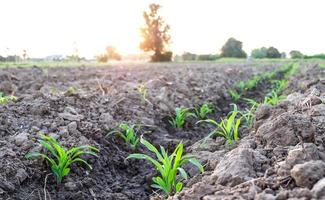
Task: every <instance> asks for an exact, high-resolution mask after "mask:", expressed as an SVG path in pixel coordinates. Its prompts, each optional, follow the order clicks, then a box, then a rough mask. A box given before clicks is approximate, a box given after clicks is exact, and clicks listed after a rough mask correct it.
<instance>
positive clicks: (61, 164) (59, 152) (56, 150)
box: [26, 134, 99, 184]
mask: <svg viewBox="0 0 325 200" xmlns="http://www.w3.org/2000/svg"><path fill="white" fill-rule="evenodd" d="M40 136H41V139H40V140H38V142H39V143H40V144H41V145H42V146H43V147H44V148H45V149H47V150H48V151H49V152H50V156H47V155H46V154H43V153H40V152H32V153H28V154H27V155H26V158H33V157H42V158H44V159H46V160H47V161H48V162H49V163H50V165H51V169H52V172H53V174H54V175H55V177H56V180H57V183H58V184H59V183H61V182H62V179H63V177H65V176H67V175H68V174H69V173H70V165H71V164H73V163H76V162H81V163H84V164H85V165H86V166H87V167H88V168H89V169H92V167H91V165H89V164H88V163H87V162H86V161H85V160H83V159H81V158H80V156H81V155H84V154H90V155H93V156H96V157H98V156H97V154H96V153H98V152H99V149H97V148H96V147H93V146H86V145H85V146H78V147H73V148H71V149H69V150H67V151H66V150H65V149H64V148H63V147H62V146H61V145H60V143H59V142H58V141H57V140H56V139H54V138H53V137H50V136H46V135H44V134H41V135H40Z"/></svg>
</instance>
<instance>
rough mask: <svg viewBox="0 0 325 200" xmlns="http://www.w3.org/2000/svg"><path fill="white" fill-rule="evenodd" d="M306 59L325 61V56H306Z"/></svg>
mask: <svg viewBox="0 0 325 200" xmlns="http://www.w3.org/2000/svg"><path fill="white" fill-rule="evenodd" d="M304 58H305V59H325V54H323V53H322V54H315V55H311V56H304Z"/></svg>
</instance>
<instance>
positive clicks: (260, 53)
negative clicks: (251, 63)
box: [251, 47, 267, 58]
mask: <svg viewBox="0 0 325 200" xmlns="http://www.w3.org/2000/svg"><path fill="white" fill-rule="evenodd" d="M266 55H267V48H266V47H262V48H260V49H254V50H253V51H252V53H251V56H252V57H253V58H266Z"/></svg>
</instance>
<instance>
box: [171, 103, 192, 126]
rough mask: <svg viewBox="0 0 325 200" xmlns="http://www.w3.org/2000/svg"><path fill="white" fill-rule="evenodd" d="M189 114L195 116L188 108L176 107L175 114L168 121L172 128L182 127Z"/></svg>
mask: <svg viewBox="0 0 325 200" xmlns="http://www.w3.org/2000/svg"><path fill="white" fill-rule="evenodd" d="M190 116H192V117H195V114H194V113H192V112H191V111H190V109H189V108H176V109H175V116H174V117H170V120H169V123H170V124H171V125H172V127H173V128H183V126H184V124H185V121H186V119H187V118H188V117H190Z"/></svg>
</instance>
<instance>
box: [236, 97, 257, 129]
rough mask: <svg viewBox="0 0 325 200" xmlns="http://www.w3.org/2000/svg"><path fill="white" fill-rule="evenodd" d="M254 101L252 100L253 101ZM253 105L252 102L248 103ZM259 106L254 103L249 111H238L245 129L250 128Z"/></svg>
mask: <svg viewBox="0 0 325 200" xmlns="http://www.w3.org/2000/svg"><path fill="white" fill-rule="evenodd" d="M253 101H254V100H253ZM250 103H253V102H250ZM258 106H259V103H257V102H254V103H253V104H252V106H251V108H249V109H247V108H246V109H245V110H244V111H238V112H239V114H240V115H241V116H242V118H243V119H244V120H245V123H246V127H247V128H251V127H252V125H253V122H254V119H255V111H256V108H257V107H258Z"/></svg>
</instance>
